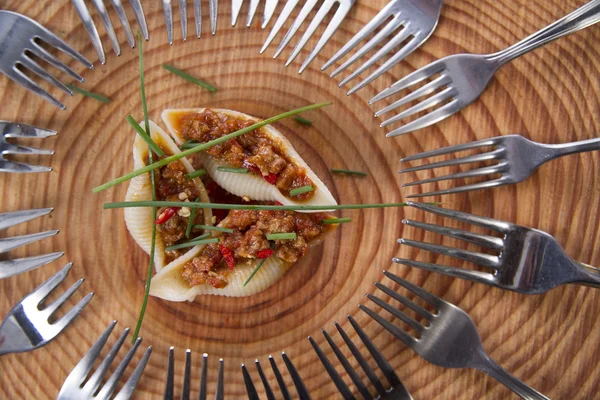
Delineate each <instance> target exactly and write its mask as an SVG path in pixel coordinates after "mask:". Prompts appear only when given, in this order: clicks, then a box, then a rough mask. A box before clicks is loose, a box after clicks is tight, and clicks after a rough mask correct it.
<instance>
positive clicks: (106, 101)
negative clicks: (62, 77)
mask: <svg viewBox="0 0 600 400" xmlns="http://www.w3.org/2000/svg"><path fill="white" fill-rule="evenodd" d="M66 86H67V87H68V88H69V89H71V90H72V91H74V92H77V93H79V94H82V95H84V96H87V97H91V98H92V99H94V100H98V101H101V102H103V103H104V104H109V103H110V99H109V98H108V97H104V96H102V95H99V94H97V93H92V92H88V91H87V90H85V89H82V88H80V87H78V86H75V85H72V84H70V83H68V84H67V85H66Z"/></svg>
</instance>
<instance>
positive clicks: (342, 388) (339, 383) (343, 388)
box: [308, 336, 354, 400]
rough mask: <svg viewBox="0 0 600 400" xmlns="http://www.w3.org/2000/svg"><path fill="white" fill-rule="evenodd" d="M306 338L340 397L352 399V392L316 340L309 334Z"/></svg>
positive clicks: (347, 399)
mask: <svg viewBox="0 0 600 400" xmlns="http://www.w3.org/2000/svg"><path fill="white" fill-rule="evenodd" d="M308 340H309V342H310V344H311V345H312V347H313V349H314V350H315V353H317V357H319V360H321V364H323V366H324V367H325V370H326V371H327V373H328V374H329V377H330V378H331V380H332V381H333V383H334V384H335V386H336V387H337V389H338V390H339V392H340V394H341V395H342V397H343V398H344V399H346V400H353V399H354V396H353V395H352V392H351V391H350V389H349V388H348V386H347V385H346V383H345V382H344V380H343V379H342V377H341V376H340V374H338V372H337V371H336V370H335V367H334V366H333V365H332V364H331V362H330V361H329V359H328V358H327V356H326V355H325V353H323V350H321V348H320V347H319V345H318V344H317V342H315V340H314V339H313V338H312V336H309V337H308Z"/></svg>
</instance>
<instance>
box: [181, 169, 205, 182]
mask: <svg viewBox="0 0 600 400" xmlns="http://www.w3.org/2000/svg"><path fill="white" fill-rule="evenodd" d="M204 175H206V170H205V169H204V168H200V169H199V170H196V171H194V172H190V173H189V174H187V175H186V176H187V177H188V178H189V179H194V178H199V177H201V176H204Z"/></svg>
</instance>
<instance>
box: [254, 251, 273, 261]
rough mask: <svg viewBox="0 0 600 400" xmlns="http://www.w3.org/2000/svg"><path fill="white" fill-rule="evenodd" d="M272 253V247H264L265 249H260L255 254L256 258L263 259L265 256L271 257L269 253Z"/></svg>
mask: <svg viewBox="0 0 600 400" xmlns="http://www.w3.org/2000/svg"><path fill="white" fill-rule="evenodd" d="M273 253H274V250H272V249H265V250H260V251H259V252H258V253H257V254H256V258H259V259H261V260H264V259H265V258H269V257H271V255H272V254H273Z"/></svg>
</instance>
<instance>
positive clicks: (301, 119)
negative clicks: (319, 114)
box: [294, 117, 312, 126]
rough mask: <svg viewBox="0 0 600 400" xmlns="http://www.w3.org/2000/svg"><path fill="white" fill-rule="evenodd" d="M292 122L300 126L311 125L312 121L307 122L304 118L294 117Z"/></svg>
mask: <svg viewBox="0 0 600 400" xmlns="http://www.w3.org/2000/svg"><path fill="white" fill-rule="evenodd" d="M294 121H296V122H297V123H299V124H302V125H308V126H310V125H312V121H309V120H307V119H306V118H302V117H294Z"/></svg>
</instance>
